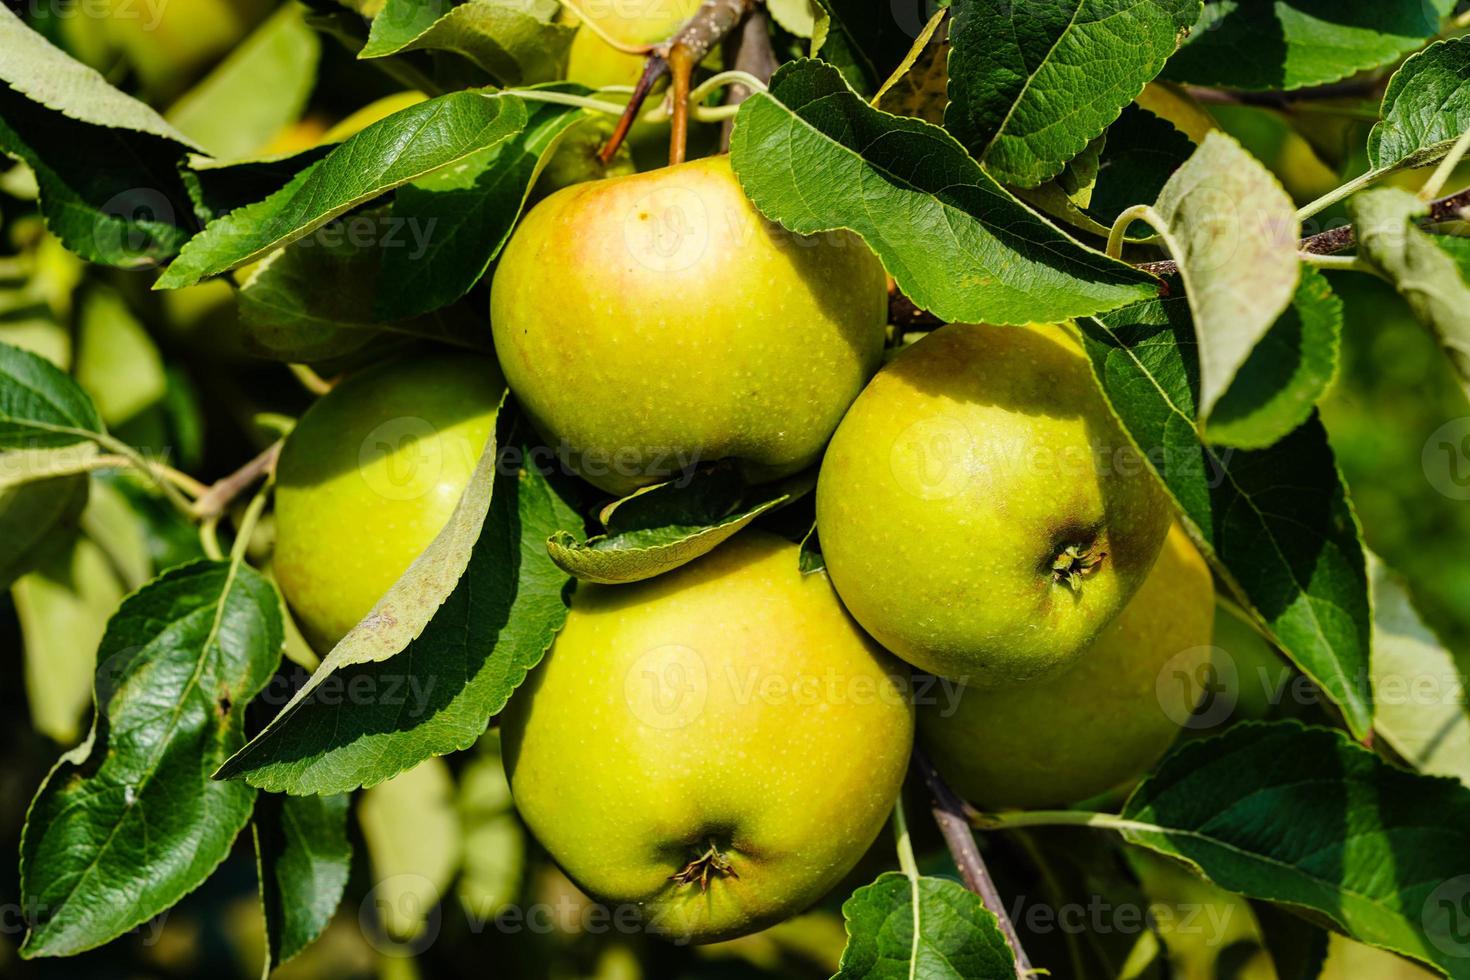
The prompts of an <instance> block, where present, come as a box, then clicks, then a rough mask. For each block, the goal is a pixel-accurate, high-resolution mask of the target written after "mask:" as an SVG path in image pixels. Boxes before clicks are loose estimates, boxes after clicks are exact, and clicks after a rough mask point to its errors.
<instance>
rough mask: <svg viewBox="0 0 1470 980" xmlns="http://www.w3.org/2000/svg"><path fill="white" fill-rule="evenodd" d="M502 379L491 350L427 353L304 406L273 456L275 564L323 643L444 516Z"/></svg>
mask: <svg viewBox="0 0 1470 980" xmlns="http://www.w3.org/2000/svg"><path fill="white" fill-rule="evenodd" d="M504 390H505V384H504V382H503V381H502V380H501V378H500V373H499V372H498V371H497V370H496V368H495V364H494V362H493V361H491V360H490V359H489V358H485V357H476V356H470V355H464V354H453V355H449V354H438V355H431V356H421V357H418V358H415V359H413V360H409V361H405V362H402V363H388V364H381V365H377V366H374V367H372V368H369V369H368V370H366V371H363V372H362V373H360V374H356V375H354V376H352V377H351V378H348V379H347V380H346V381H344V382H342V383H341V384H339V385H338V386H337V387H336V388H334V389H333V390H332V391H331V392H329V393H328V394H326V395H325V396H323V397H322V398H321V399H320V400H319V401H318V402H317V403H316V404H314V405H312V407H311V408H310V409H308V410H307V412H306V414H305V415H303V416H302V417H301V421H300V423H298V424H297V426H296V428H295V429H294V430H293V431H292V432H291V435H290V436H289V437H288V438H287V439H286V445H285V446H284V447H283V448H282V450H281V458H280V462H279V463H278V464H277V467H276V550H275V557H274V562H273V565H274V570H275V574H276V579H277V581H278V582H279V584H280V586H281V593H282V594H283V595H284V596H285V597H286V601H287V602H289V603H290V605H291V608H292V610H293V611H294V612H295V614H296V618H297V622H298V623H299V625H300V626H301V631H302V632H303V633H304V634H306V637H307V639H308V640H310V641H311V644H312V646H313V647H315V648H316V649H317V650H318V651H319V652H325V651H326V650H329V649H331V648H332V647H333V646H335V645H336V644H337V641H338V640H340V639H341V638H342V637H343V636H344V635H345V634H346V633H347V631H348V630H349V629H351V628H352V627H353V626H356V625H357V623H358V622H359V621H360V620H361V619H362V618H363V617H364V616H365V615H367V613H368V612H369V611H370V610H371V609H372V607H373V604H374V603H376V602H377V601H378V599H379V598H381V597H382V595H383V593H384V592H386V591H387V590H388V587H389V586H390V585H392V584H393V583H394V582H395V581H397V579H398V578H399V576H401V575H402V574H403V573H404V572H405V571H406V570H407V569H408V566H409V565H411V564H412V563H413V560H414V559H415V558H417V557H418V556H419V554H420V553H421V552H422V551H423V550H424V548H426V547H428V545H429V542H431V541H433V540H434V537H435V535H437V534H438V533H439V531H440V530H442V529H443V527H444V525H445V523H447V522H448V520H449V516H450V514H451V513H453V511H454V507H455V505H456V504H457V503H458V502H459V498H460V495H461V494H462V493H463V492H464V488H465V486H466V484H468V483H469V479H470V474H471V473H472V472H473V470H474V468H475V464H476V462H477V461H478V460H479V458H480V453H481V451H482V450H483V449H484V447H485V443H486V441H487V440H488V439H489V438H490V433H491V431H492V430H493V429H494V426H495V410H496V407H497V406H498V404H499V402H500V397H501V394H502V393H503V392H504Z"/></svg>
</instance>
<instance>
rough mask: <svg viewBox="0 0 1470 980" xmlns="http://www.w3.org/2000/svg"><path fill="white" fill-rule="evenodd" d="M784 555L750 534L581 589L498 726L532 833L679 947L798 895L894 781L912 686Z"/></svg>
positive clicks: (774, 543)
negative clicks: (648, 573) (631, 579)
mask: <svg viewBox="0 0 1470 980" xmlns="http://www.w3.org/2000/svg"><path fill="white" fill-rule="evenodd" d="M797 550H798V549H797V547H796V546H795V545H793V544H790V543H788V542H786V541H783V540H781V539H779V538H776V537H774V536H772V535H769V534H766V533H764V532H758V531H747V532H744V533H742V534H741V535H739V536H738V537H736V538H734V539H732V540H731V541H730V542H728V543H726V544H724V545H722V546H721V547H719V548H718V549H716V550H715V551H714V552H712V553H711V554H710V555H708V556H706V557H704V558H701V559H700V560H698V561H696V562H694V563H693V564H690V565H687V566H685V567H683V568H681V569H679V570H677V571H674V572H671V573H669V574H667V575H663V576H660V577H659V578H656V579H652V580H650V581H647V582H642V583H639V584H637V585H619V586H598V585H583V586H579V587H578V589H577V592H576V594H575V595H574V596H573V599H572V610H571V614H570V616H569V617H568V619H567V624H566V628H565V629H564V630H563V631H562V632H561V634H560V635H559V636H558V637H557V639H556V642H555V644H554V645H553V647H552V649H551V653H550V654H549V655H548V657H547V659H546V661H545V662H544V663H542V664H541V666H540V667H538V668H537V669H536V670H535V671H534V672H533V673H532V674H531V676H530V677H529V678H528V679H527V681H526V683H525V685H524V686H523V687H522V688H521V689H520V690H518V691H517V692H516V694H515V696H514V697H513V698H512V699H511V702H510V705H509V706H508V707H507V709H506V711H505V714H504V716H503V718H502V721H501V738H502V742H503V745H504V753H505V760H506V769H507V772H508V774H509V776H510V785H511V793H512V795H513V796H514V798H515V803H516V806H517V808H518V809H519V810H520V813H521V816H522V817H523V818H524V819H525V821H526V823H527V825H528V826H529V827H530V828H531V831H532V833H534V834H535V835H536V837H537V838H538V839H539V840H540V841H541V843H542V844H543V845H545V847H546V849H547V850H548V851H550V852H551V855H552V857H554V858H555V859H556V861H557V863H558V864H559V865H560V866H561V867H562V869H563V870H565V871H566V872H567V874H568V875H570V876H571V877H572V878H573V879H574V880H575V881H577V883H578V884H579V885H581V886H582V887H583V888H584V889H585V890H586V891H588V892H589V893H590V894H592V895H593V896H595V897H597V898H598V899H600V900H602V901H604V902H606V903H608V904H609V905H611V906H613V909H614V912H615V914H618V913H620V911H621V909H623V908H631V909H636V910H637V915H638V917H639V919H640V920H641V921H642V922H643V923H644V924H645V925H646V927H648V928H649V929H651V930H654V931H657V932H658V933H660V934H662V935H664V936H665V937H667V938H670V939H673V940H675V941H680V942H685V941H687V942H699V943H702V942H714V941H717V940H721V939H729V938H733V937H735V936H739V935H743V934H745V933H749V932H754V931H756V930H758V929H762V928H764V927H766V926H768V925H771V924H773V923H775V922H778V921H780V920H782V919H785V918H787V917H788V916H791V915H793V914H795V913H797V912H800V911H801V910H802V909H804V908H806V907H807V906H809V905H811V904H812V903H813V902H815V901H816V900H817V899H818V898H820V897H821V896H822V895H823V894H824V893H825V892H827V891H828V890H829V889H830V888H832V887H833V886H834V885H835V884H837V882H838V881H839V880H840V879H841V878H842V877H843V875H844V874H845V873H846V872H847V871H848V870H849V869H850V868H851V867H852V866H853V864H854V863H856V862H857V860H858V859H859V858H860V857H861V856H862V854H863V852H864V851H865V850H866V849H867V848H868V846H869V845H870V844H872V842H873V840H874V838H875V837H876V836H877V834H878V832H879V831H880V830H881V829H882V827H883V822H884V820H885V818H886V817H887V815H888V812H889V810H890V808H891V807H892V806H893V803H894V800H895V799H896V798H897V796H898V791H899V787H900V786H901V785H902V782H903V776H904V770H905V768H906V767H907V764H908V758H909V751H910V748H911V745H912V741H913V739H912V736H913V709H912V707H911V706H910V704H909V699H908V686H907V679H906V677H904V676H901V675H899V674H898V673H896V672H897V671H898V669H899V668H900V665H899V664H898V663H897V662H896V661H894V660H892V659H891V658H889V657H888V656H887V655H886V654H885V653H883V652H882V651H881V650H879V649H878V648H877V646H876V645H875V644H873V643H872V641H871V640H869V639H868V638H867V637H866V636H864V635H863V633H862V631H861V630H859V629H858V628H857V626H856V625H855V624H854V623H853V622H852V621H851V620H850V619H849V618H848V617H847V614H846V613H844V612H843V611H842V606H841V604H840V603H839V602H838V601H837V597H836V595H834V594H833V592H832V589H831V586H830V585H828V583H827V581H826V577H825V576H823V575H821V574H814V575H808V576H803V575H802V574H801V572H800V570H799V569H798V567H797Z"/></svg>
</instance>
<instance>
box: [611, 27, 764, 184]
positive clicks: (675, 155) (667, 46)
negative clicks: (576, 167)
mask: <svg viewBox="0 0 1470 980" xmlns="http://www.w3.org/2000/svg"><path fill="white" fill-rule="evenodd" d="M757 5H758V0H704V5H703V6H701V7H700V8H699V10H698V11H697V12H696V13H695V14H694V16H693V17H691V18H689V20H688V21H686V22H685V24H684V26H683V27H681V28H679V30H678V31H676V32H675V33H674V36H673V37H671V38H669V39H668V40H667V41H664V42H663V43H662V44H656V45H654V46H653V48H652V49H651V50H650V51H649V53H648V61H647V62H646V63H645V64H644V66H643V74H642V76H640V77H639V79H638V84H637V85H636V86H635V87H634V90H633V96H632V98H630V99H629V100H628V108H627V109H625V110H624V111H623V115H622V118H620V119H619V120H618V124H617V127H616V128H615V129H614V130H613V134H612V137H611V138H609V139H608V141H607V145H606V146H604V147H603V148H602V153H601V154H600V156H601V158H602V162H603V163H611V162H612V158H613V155H614V154H615V153H617V152H618V148H619V147H621V146H622V145H623V140H625V139H626V138H627V136H628V131H629V130H631V129H632V128H633V123H634V121H636V120H637V118H638V113H639V112H641V111H642V110H643V104H644V103H645V102H646V101H648V95H649V93H650V92H652V91H653V87H654V85H655V84H657V83H658V81H659V79H661V78H663V77H664V76H665V75H668V74H672V75H673V77H674V107H673V133H672V136H671V139H672V142H671V144H670V147H671V150H670V154H669V159H670V162H671V163H677V162H679V161H680V160H682V159H683V157H684V150H683V144H684V134H685V132H686V131H687V127H688V122H689V105H688V101H687V98H681V97H680V96H681V93H682V94H683V95H686V96H687V94H688V91H689V76H690V73H692V72H693V70H694V66H695V65H698V64H699V63H700V62H701V61H703V60H704V58H705V56H706V55H707V54H709V53H710V51H712V50H714V46H715V45H716V44H718V43H720V41H721V40H723V39H724V38H725V37H726V36H727V35H729V34H730V32H732V31H734V30H735V28H736V27H738V26H739V25H740V22H741V21H743V20H744V19H745V18H746V15H747V14H749V13H750V12H751V11H753V10H755V9H756V8H757Z"/></svg>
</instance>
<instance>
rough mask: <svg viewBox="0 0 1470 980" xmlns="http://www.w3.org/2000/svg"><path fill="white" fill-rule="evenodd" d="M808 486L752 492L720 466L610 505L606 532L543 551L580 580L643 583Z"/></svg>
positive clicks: (556, 540)
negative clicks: (547, 552)
mask: <svg viewBox="0 0 1470 980" xmlns="http://www.w3.org/2000/svg"><path fill="white" fill-rule="evenodd" d="M811 488H812V484H811V481H810V479H806V478H802V479H798V480H795V481H786V482H785V483H780V484H770V485H766V486H761V487H747V486H746V485H745V484H744V482H743V481H742V480H741V479H740V477H739V475H738V474H737V473H735V472H734V469H733V467H725V466H715V467H712V468H710V469H707V470H701V471H700V472H698V473H695V474H694V475H693V476H690V477H684V478H681V479H678V480H673V481H671V482H668V483H660V484H658V485H656V486H652V487H646V488H644V489H642V490H639V491H638V492H637V493H635V494H633V495H632V496H630V497H625V498H623V499H622V500H620V501H618V502H617V503H615V504H612V505H611V506H610V507H608V508H607V509H606V510H604V511H603V515H602V520H603V524H604V526H605V527H606V528H607V533H606V534H599V535H597V536H595V537H592V538H589V539H587V540H586V541H580V540H578V539H577V537H576V536H575V535H572V534H570V533H568V532H565V531H563V532H560V533H558V534H555V535H553V536H552V537H551V539H550V540H548V541H547V542H546V549H547V551H549V552H550V553H551V560H552V561H554V562H556V564H557V567H559V568H561V569H562V570H563V571H565V572H566V573H567V574H569V575H573V576H575V577H576V578H579V579H581V580H583V581H586V582H598V583H601V584H603V585H622V584H625V583H628V582H641V581H643V580H644V579H649V578H653V577H654V576H656V575H662V574H663V573H665V572H671V571H673V570H674V569H676V568H678V567H679V566H681V565H687V564H688V563H689V562H691V561H693V560H694V559H696V558H699V557H701V556H703V555H707V554H709V553H710V552H711V551H713V550H714V549H715V548H716V547H718V546H719V545H721V544H723V543H724V542H725V541H728V540H729V539H730V538H731V537H733V536H734V535H735V534H737V533H739V532H740V531H742V530H744V529H745V528H747V527H749V526H750V525H751V523H753V522H754V521H755V519H756V518H758V517H760V516H761V515H762V514H765V513H768V512H770V511H772V510H775V509H776V508H778V507H783V506H785V505H786V504H788V503H790V502H791V501H793V500H795V499H797V498H798V497H800V496H802V495H803V494H805V493H807V492H809V491H810V490H811Z"/></svg>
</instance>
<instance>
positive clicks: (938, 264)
mask: <svg viewBox="0 0 1470 980" xmlns="http://www.w3.org/2000/svg"><path fill="white" fill-rule="evenodd" d="M731 158H732V160H733V163H734V167H735V171H736V173H737V174H738V175H739V177H740V181H741V183H742V185H743V186H744V188H745V192H746V193H747V194H748V195H750V197H751V199H752V200H753V201H754V202H755V205H756V207H758V208H759V209H760V210H761V211H762V212H763V213H764V214H765V215H766V216H767V217H768V218H771V219H774V220H775V221H778V222H780V223H781V224H782V225H783V226H785V227H786V228H787V229H789V230H791V231H794V232H797V233H799V234H815V233H817V232H823V231H830V230H833V229H837V228H847V229H851V230H852V231H854V232H856V233H857V234H859V235H861V236H862V238H863V239H864V240H865V241H866V242H867V243H868V245H869V247H871V248H872V249H873V250H874V251H875V252H877V253H878V256H879V257H880V258H881V259H882V260H883V264H884V265H885V266H886V267H887V269H888V271H889V273H890V274H891V275H892V276H893V277H894V279H896V280H897V282H898V285H899V288H901V289H902V290H903V291H904V293H905V294H906V295H907V296H909V297H910V298H911V299H912V300H913V301H914V302H915V303H916V304H917V305H918V306H919V307H920V308H922V309H927V310H929V311H931V312H933V313H934V314H935V315H936V316H939V317H940V318H942V319H945V320H949V321H954V322H961V323H969V322H975V323H981V322H988V323H1028V322H1032V321H1052V320H1060V319H1065V318H1067V317H1072V316H1083V315H1086V314H1088V313H1096V312H1098V311H1101V310H1110V309H1116V308H1118V307H1119V306H1123V305H1126V304H1128V303H1130V302H1134V301H1136V300H1139V299H1144V298H1146V297H1148V296H1150V295H1152V294H1153V293H1154V292H1155V291H1156V289H1157V285H1158V284H1157V281H1156V280H1154V279H1153V278H1152V277H1150V276H1147V275H1145V274H1144V273H1141V272H1139V271H1137V270H1135V269H1132V268H1130V267H1128V266H1126V265H1124V264H1123V263H1121V262H1116V261H1114V260H1112V259H1109V258H1107V257H1106V256H1104V255H1102V254H1101V253H1100V252H1097V251H1095V250H1093V249H1090V248H1087V247H1086V246H1083V245H1081V244H1078V243H1077V242H1075V241H1073V240H1072V239H1070V238H1068V237H1067V236H1066V235H1064V234H1063V233H1062V232H1061V231H1059V230H1058V229H1057V228H1056V227H1055V226H1054V225H1052V224H1050V223H1048V222H1047V221H1046V220H1044V219H1043V218H1041V217H1040V216H1039V215H1037V214H1035V213H1033V212H1032V211H1030V210H1028V209H1027V208H1026V207H1025V205H1023V204H1021V202H1020V201H1018V200H1016V199H1015V198H1014V197H1012V196H1011V195H1010V194H1008V193H1007V192H1006V191H1005V190H1003V189H1002V188H1001V187H1000V185H999V184H997V183H996V182H995V181H994V180H993V179H991V178H990V177H989V176H988V175H987V174H986V173H985V172H984V171H983V170H982V169H981V168H980V166H979V165H978V164H976V163H975V161H974V160H972V159H971V158H970V156H969V155H968V154H967V153H966V152H965V150H964V148H963V147H961V146H960V145H959V144H958V143H956V142H955V141H954V139H953V137H951V136H949V134H947V133H946V132H945V131H944V130H942V129H940V128H938V127H937V126H933V125H931V124H929V123H926V122H923V121H922V120H918V119H906V118H902V117H899V116H891V115H889V114H887V113H885V112H882V111H880V110H878V109H874V108H872V107H871V106H869V105H867V104H866V103H864V102H863V101H862V99H860V98H859V97H858V96H857V95H856V93H854V92H853V91H852V90H851V89H850V88H848V86H847V84H846V83H845V82H844V81H843V80H842V76H841V75H840V74H839V73H838V72H837V70H836V69H835V68H833V67H831V66H830V65H826V64H823V63H821V62H815V61H798V62H792V63H790V64H787V65H784V66H782V67H781V69H780V70H778V71H777V72H776V75H775V77H774V78H773V79H772V81H771V90H770V92H768V93H759V94H757V95H755V96H753V97H752V98H750V99H748V100H747V101H746V102H745V104H744V105H742V106H741V107H740V114H739V117H738V119H737V121H736V125H735V132H734V138H733V141H732V143H731ZM817 172H820V173H821V174H822V175H823V179H822V180H820V181H813V180H811V179H810V175H811V174H812V173H817Z"/></svg>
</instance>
